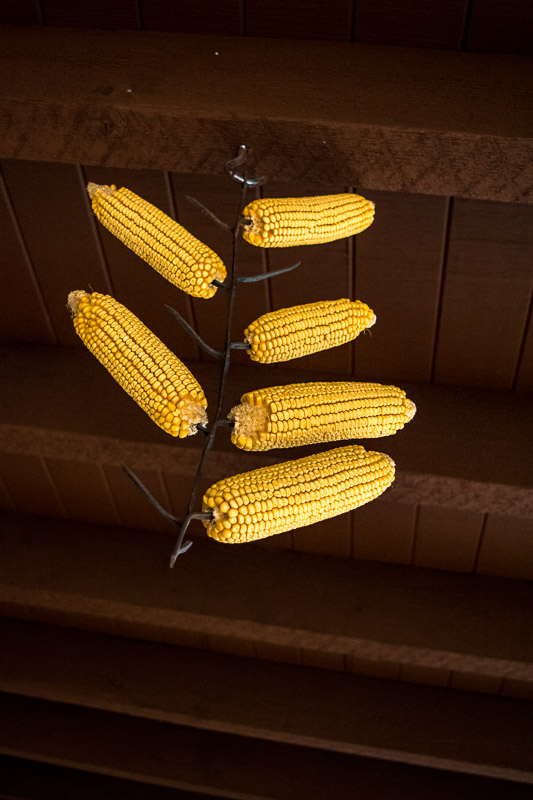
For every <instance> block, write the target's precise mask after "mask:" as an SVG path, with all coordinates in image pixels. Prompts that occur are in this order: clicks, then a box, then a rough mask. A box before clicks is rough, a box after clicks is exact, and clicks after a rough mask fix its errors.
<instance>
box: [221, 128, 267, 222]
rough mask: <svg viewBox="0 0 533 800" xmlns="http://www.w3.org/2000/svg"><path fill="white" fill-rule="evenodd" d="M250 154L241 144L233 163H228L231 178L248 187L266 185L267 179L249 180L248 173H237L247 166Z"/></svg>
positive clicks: (227, 167)
mask: <svg viewBox="0 0 533 800" xmlns="http://www.w3.org/2000/svg"><path fill="white" fill-rule="evenodd" d="M250 153H251V150H248V149H247V147H246V145H245V144H241V145H240V146H239V152H238V153H237V155H236V156H235V158H232V159H231V161H227V162H226V172H227V173H228V175H229V176H230V177H231V178H233V180H234V181H237V183H244V184H245V185H246V186H262V185H263V184H264V183H266V178H265V177H262V178H248V176H247V175H246V171H245V173H244V175H241V174H239V172H237V169H238V168H239V167H241V166H243V165H244V164H245V162H246V160H247V158H248V156H249V154H250ZM241 208H242V207H241ZM239 210H240V209H239Z"/></svg>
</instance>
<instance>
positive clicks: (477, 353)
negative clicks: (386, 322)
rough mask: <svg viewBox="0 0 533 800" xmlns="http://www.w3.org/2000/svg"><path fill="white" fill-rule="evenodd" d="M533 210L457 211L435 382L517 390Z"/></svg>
mask: <svg viewBox="0 0 533 800" xmlns="http://www.w3.org/2000/svg"><path fill="white" fill-rule="evenodd" d="M532 256H533V210H532V209H530V208H528V207H527V206H524V205H513V206H510V205H502V204H499V203H488V202H478V201H464V200H457V201H455V202H454V204H453V211H452V218H451V226H450V235H449V242H448V256H447V260H446V272H445V280H444V289H443V298H442V313H441V318H440V325H439V330H438V335H437V348H436V358H435V375H434V377H435V380H436V381H437V382H440V383H456V384H457V383H458V384H462V385H464V386H469V385H470V386H490V387H495V388H501V389H509V388H511V385H512V382H513V379H514V375H515V370H516V366H517V362H518V358H519V353H520V346H521V344H522V340H523V337H524V331H525V326H526V324H527V314H528V310H529V302H530V297H531V288H532V280H533V271H532Z"/></svg>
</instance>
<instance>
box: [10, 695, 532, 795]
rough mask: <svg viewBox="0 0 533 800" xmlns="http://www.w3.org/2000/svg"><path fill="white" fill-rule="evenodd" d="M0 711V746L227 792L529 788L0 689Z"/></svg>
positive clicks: (518, 791)
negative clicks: (192, 726)
mask: <svg viewBox="0 0 533 800" xmlns="http://www.w3.org/2000/svg"><path fill="white" fill-rule="evenodd" d="M0 720H1V723H2V724H1V725H0V753H3V754H5V755H8V756H15V757H19V758H20V757H22V758H27V759H31V760H36V761H40V762H44V763H52V764H56V765H65V766H67V767H70V768H75V769H82V770H84V771H86V772H88V773H99V774H105V775H109V776H113V777H119V778H125V779H129V780H136V781H141V782H143V783H146V784H152V785H153V784H155V785H160V786H170V787H175V788H177V789H180V790H194V791H197V792H203V793H205V794H209V793H211V792H212V793H213V794H215V795H218V796H222V797H228V798H235V799H236V800H297V799H298V800H299V798H301V797H302V796H303V797H308V798H310V799H311V800H319V799H320V798H322V797H326V796H327V797H329V798H331V800H341V798H345V797H347V796H353V795H360V796H365V793H368V795H370V796H372V797H373V798H376V800H385V798H386V799H387V800H407V798H410V797H413V796H420V797H439V798H442V800H452V798H453V797H469V798H473V799H476V800H477V799H478V798H479V800H481V798H483V797H487V796H490V797H491V798H498V799H499V798H502V800H503V798H504V797H509V795H510V794H511V795H512V797H513V798H515V797H516V798H522V797H524V798H525V797H527V796H529V795H528V794H527V791H529V792H530V791H531V787H530V786H528V785H527V777H528V776H527V774H522V773H518V774H519V775H521V777H522V782H511V781H512V778H511V776H510V774H509V780H488V779H487V778H485V777H483V776H478V775H468V774H457V773H454V772H447V771H444V770H440V769H438V768H437V769H435V768H429V767H421V766H418V765H412V764H405V763H396V762H387V761H383V760H377V759H374V758H368V757H367V758H365V757H362V756H356V755H351V754H347V753H338V752H332V751H323V750H319V749H317V748H311V747H302V746H299V745H297V744H294V743H291V744H286V743H281V742H275V741H266V740H265V739H254V738H248V737H243V736H238V735H234V734H233V735H231V734H222V733H219V732H214V731H209V730H202V729H200V728H191V727H183V726H178V725H173V724H171V723H169V722H160V721H156V720H153V719H142V718H140V717H133V716H131V715H128V714H118V713H110V712H105V711H99V710H95V709H88V708H83V707H79V706H72V705H66V704H63V703H51V702H48V701H43V700H36V699H33V698H24V697H20V696H15V695H0ZM524 779H525V780H524ZM491 787H492V788H494V789H495V793H492V792H491V793H490V794H489V793H488V792H489V790H490V789H491ZM526 789H527V791H526ZM504 790H506V791H507V794H505V793H504Z"/></svg>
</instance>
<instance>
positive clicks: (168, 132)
mask: <svg viewBox="0 0 533 800" xmlns="http://www.w3.org/2000/svg"><path fill="white" fill-rule="evenodd" d="M169 36H173V34H165V33H151V34H150V36H147V35H146V33H145V32H138V31H137V32H136V31H125V32H115V31H113V32H109V31H94V30H87V29H85V30H74V29H72V28H69V29H66V28H49V29H47V30H46V31H44V30H43V29H40V28H38V29H35V28H31V29H30V28H15V27H9V29H8V28H4V30H3V32H2V37H1V41H0V48H1V49H2V52H3V57H4V61H5V65H6V68H5V69H4V70H3V72H2V75H1V82H0V120H1V129H0V155H1V156H2V157H9V158H12V157H16V158H26V159H30V158H31V159H34V160H38V159H41V160H55V161H61V162H69V163H76V164H77V163H92V164H107V165H110V164H115V165H117V166H125V167H136V168H149V169H170V170H173V171H175V172H185V173H202V174H213V173H217V172H219V171H221V170H222V169H223V164H224V163H225V162H226V161H227V159H228V158H231V157H232V156H233V154H234V152H235V148H236V147H237V146H238V144H240V143H241V142H243V141H245V142H246V144H247V145H248V147H250V148H253V149H255V151H256V154H257V169H258V171H260V174H265V175H267V176H275V177H276V179H278V180H286V181H292V180H294V181H305V180H312V181H314V182H319V181H321V182H323V183H324V184H330V185H339V184H340V185H352V186H357V185H361V186H372V187H374V188H375V189H385V190H389V191H408V192H423V193H425V194H433V195H445V196H448V195H460V196H466V197H478V198H489V199H493V200H497V199H499V200H505V201H513V202H528V201H531V199H532V198H533V188H532V187H533V180H532V173H531V169H532V168H530V164H531V163H532V159H531V149H532V139H531V130H532V122H531V118H532V114H533V111H532V107H531V99H530V95H531V93H530V90H529V84H528V79H527V77H525V76H527V75H528V74H529V71H530V70H531V65H530V62H529V61H528V60H527V59H526V58H525V57H520V56H514V57H512V58H509V57H508V56H497V55H496V56H495V55H492V54H491V55H490V56H484V55H479V54H465V53H454V52H447V51H445V50H428V49H422V48H386V49H385V50H384V48H382V47H379V46H369V45H365V46H361V47H354V46H353V45H352V44H349V43H343V42H334V43H330V42H317V41H295V40H285V39H267V38H264V39H259V38H256V37H227V38H226V39H221V37H206V36H194V35H192V34H184V35H182V36H181V38H180V46H179V47H169V46H168V42H169V38H168V37H169ZM222 47H224V58H223V59H222V60H221V59H220V57H217V56H216V55H215V53H216V52H220V51H219V50H218V49H217V48H222ZM36 61H38V63H39V70H38V71H37V70H35V63H36ZM217 64H218V66H217ZM206 76H208V79H206ZM243 76H246V79H245V80H244V79H243ZM265 76H267V80H265ZM287 76H290V80H288V79H287ZM258 86H259V87H261V91H258V89H257V87H258ZM130 90H131V91H130ZM354 97H356V98H357V102H354ZM88 98H90V101H88ZM147 142H150V146H149V147H147V146H146V143H147Z"/></svg>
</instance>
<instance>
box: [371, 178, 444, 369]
mask: <svg viewBox="0 0 533 800" xmlns="http://www.w3.org/2000/svg"><path fill="white" fill-rule="evenodd" d="M361 193H362V194H363V195H364V196H367V195H368V197H369V199H370V200H372V201H374V202H375V204H376V216H375V219H374V222H373V224H372V225H371V227H370V228H369V229H368V230H367V231H364V232H363V233H362V234H360V235H359V236H357V237H355V258H356V268H355V293H356V295H357V297H358V298H359V299H360V300H364V302H366V303H368V304H369V305H370V307H371V308H372V309H373V310H374V312H375V314H376V316H377V322H376V324H375V325H374V326H373V328H372V329H371V330H370V331H369V333H368V335H364V336H360V337H359V340H358V341H357V342H356V343H355V372H356V375H357V376H361V377H364V378H370V379H371V380H374V381H378V382H379V383H386V382H387V381H390V382H392V381H420V382H424V381H428V380H429V379H430V377H431V366H432V361H433V342H434V337H435V328H436V318H437V310H438V298H439V289H440V282H441V271H442V252H443V241H444V237H445V233H446V219H447V200H446V199H445V198H442V197H426V196H423V195H407V194H399V193H398V194H394V193H391V192H375V191H371V190H369V191H366V190H364V189H363V190H361Z"/></svg>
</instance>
